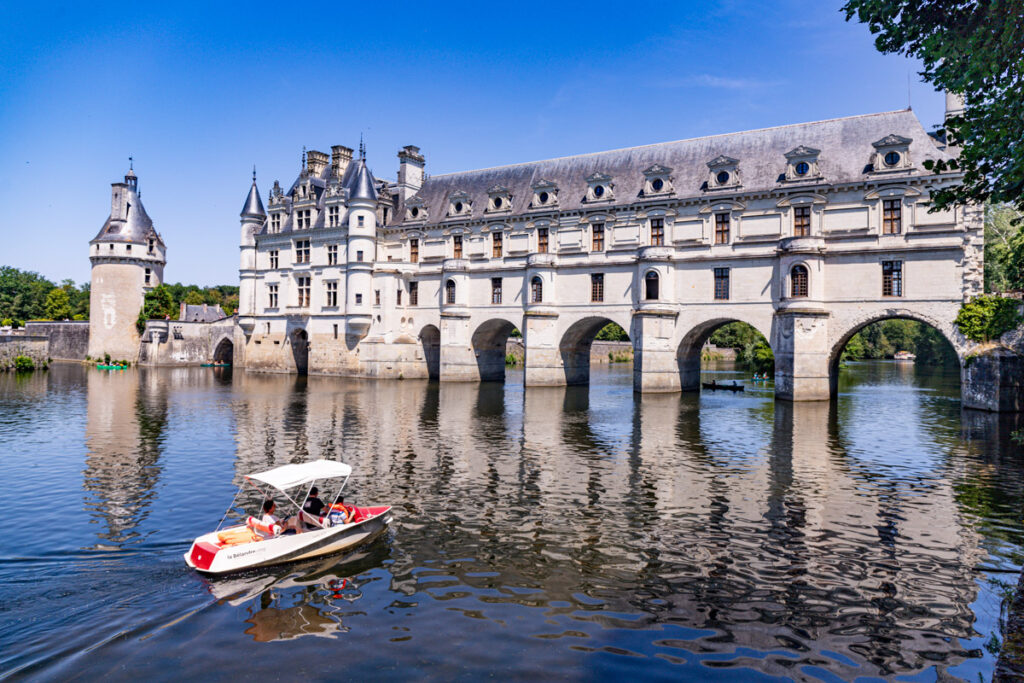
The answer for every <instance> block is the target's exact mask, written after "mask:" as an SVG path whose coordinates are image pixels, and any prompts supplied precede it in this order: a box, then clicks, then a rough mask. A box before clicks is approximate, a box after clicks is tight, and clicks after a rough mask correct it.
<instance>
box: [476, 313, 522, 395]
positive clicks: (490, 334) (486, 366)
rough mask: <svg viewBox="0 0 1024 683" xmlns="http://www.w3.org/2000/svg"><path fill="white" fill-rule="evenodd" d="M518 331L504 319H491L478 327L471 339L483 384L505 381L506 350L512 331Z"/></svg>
mask: <svg viewBox="0 0 1024 683" xmlns="http://www.w3.org/2000/svg"><path fill="white" fill-rule="evenodd" d="M515 329H517V327H516V325H514V324H513V323H512V322H511V321H509V320H505V319H504V318H491V319H490V320H486V321H484V322H483V323H481V324H480V325H478V326H477V328H476V330H475V331H474V332H473V336H472V337H471V338H470V344H472V346H473V354H474V355H475V356H476V364H477V368H478V370H479V371H480V381H481V382H492V381H498V382H500V381H503V380H504V379H505V348H506V345H507V343H508V338H509V336H510V335H511V334H512V331H513V330H515Z"/></svg>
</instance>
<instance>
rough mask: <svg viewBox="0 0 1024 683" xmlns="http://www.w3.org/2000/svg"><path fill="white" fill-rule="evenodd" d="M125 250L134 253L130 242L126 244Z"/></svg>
mask: <svg viewBox="0 0 1024 683" xmlns="http://www.w3.org/2000/svg"><path fill="white" fill-rule="evenodd" d="M125 250H126V251H127V252H128V253H129V254H130V253H132V245H130V244H128V245H126V246H125Z"/></svg>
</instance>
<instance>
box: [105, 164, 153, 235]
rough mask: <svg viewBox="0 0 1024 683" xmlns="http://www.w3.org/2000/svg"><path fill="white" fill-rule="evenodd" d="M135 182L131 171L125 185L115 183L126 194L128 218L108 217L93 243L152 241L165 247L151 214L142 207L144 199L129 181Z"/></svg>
mask: <svg viewBox="0 0 1024 683" xmlns="http://www.w3.org/2000/svg"><path fill="white" fill-rule="evenodd" d="M129 179H131V180H133V181H134V180H135V174H134V173H133V172H131V171H129V175H127V176H125V183H123V184H122V183H115V184H116V185H117V186H119V187H120V188H121V190H119V191H123V192H124V193H125V200H124V206H126V207H127V215H126V216H117V217H114V216H107V221H106V222H105V223H104V224H103V227H102V228H100V231H99V232H98V233H96V237H94V238H92V241H90V242H89V243H90V244H92V243H93V242H99V241H101V240H102V241H104V242H127V243H131V244H148V242H149V240H150V239H155V240H157V241H158V242H159V243H160V244H161V245H163V240H162V239H160V235H159V234H158V233H157V232H156V230H155V229H154V228H153V221H152V219H150V217H149V214H147V213H146V207H144V206H143V205H142V199H141V198H140V197H139V193H138V191H137V190H136V188H135V187H134V186H133V185H134V183H132V184H129V183H128V180H129Z"/></svg>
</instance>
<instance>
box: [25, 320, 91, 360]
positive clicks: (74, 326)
mask: <svg viewBox="0 0 1024 683" xmlns="http://www.w3.org/2000/svg"><path fill="white" fill-rule="evenodd" d="M25 330H26V333H27V334H30V335H34V336H38V337H47V338H48V339H49V340H50V351H49V353H50V358H52V359H53V360H76V361H80V360H85V356H86V354H87V353H88V352H89V321H88V320H81V321H78V320H75V321H71V320H66V321H62V322H58V321H48V320H46V321H43V320H40V321H35V320H30V321H29V322H27V323H25Z"/></svg>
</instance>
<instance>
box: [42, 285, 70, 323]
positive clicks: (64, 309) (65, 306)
mask: <svg viewBox="0 0 1024 683" xmlns="http://www.w3.org/2000/svg"><path fill="white" fill-rule="evenodd" d="M46 317H47V318H49V319H50V320H66V319H70V318H71V297H69V296H68V293H67V291H65V290H64V289H61V288H60V287H54V288H53V289H51V290H50V293H49V294H47V295H46Z"/></svg>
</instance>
